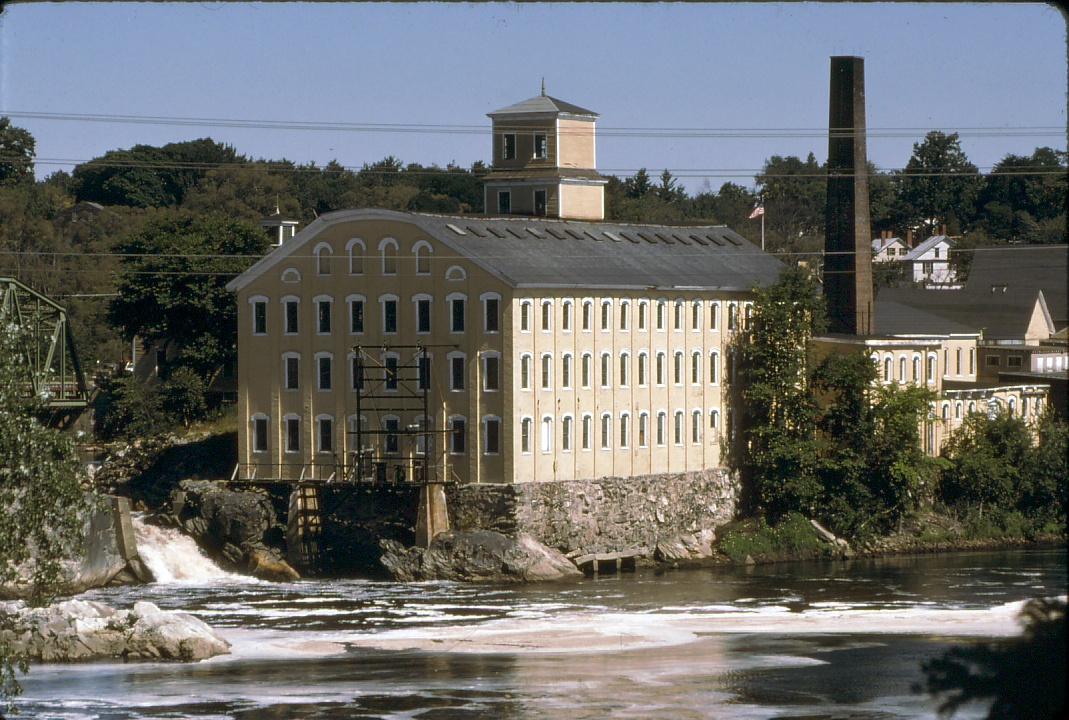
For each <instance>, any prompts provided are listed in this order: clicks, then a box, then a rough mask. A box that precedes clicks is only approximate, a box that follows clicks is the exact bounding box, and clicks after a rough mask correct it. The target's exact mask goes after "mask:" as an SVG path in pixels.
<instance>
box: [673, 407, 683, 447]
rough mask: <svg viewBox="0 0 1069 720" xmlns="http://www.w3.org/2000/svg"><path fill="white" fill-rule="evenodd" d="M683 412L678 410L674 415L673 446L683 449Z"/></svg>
mask: <svg viewBox="0 0 1069 720" xmlns="http://www.w3.org/2000/svg"><path fill="white" fill-rule="evenodd" d="M683 430H684V428H683V411H682V410H676V411H675V412H674V413H672V444H673V445H675V446H676V447H682V446H683V445H684V442H683V437H684V433H683Z"/></svg>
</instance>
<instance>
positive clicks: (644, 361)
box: [635, 348, 650, 387]
mask: <svg viewBox="0 0 1069 720" xmlns="http://www.w3.org/2000/svg"><path fill="white" fill-rule="evenodd" d="M637 373H638V374H637V375H636V377H635V384H636V385H637V386H638V387H647V386H648V385H649V384H650V353H649V351H648V350H646V349H645V348H643V349H642V350H639V351H638V369H637Z"/></svg>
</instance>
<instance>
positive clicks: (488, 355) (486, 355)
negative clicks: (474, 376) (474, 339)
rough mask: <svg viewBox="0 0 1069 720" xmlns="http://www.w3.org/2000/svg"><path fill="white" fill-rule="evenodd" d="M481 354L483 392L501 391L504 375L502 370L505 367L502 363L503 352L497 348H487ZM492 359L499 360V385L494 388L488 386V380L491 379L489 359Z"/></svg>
mask: <svg viewBox="0 0 1069 720" xmlns="http://www.w3.org/2000/svg"><path fill="white" fill-rule="evenodd" d="M481 355H482V358H481V362H482V376H483V377H482V380H483V392H487V393H497V392H501V375H502V371H503V369H504V368H503V367H502V364H501V353H499V352H497V351H496V350H486V351H484V352H483V353H481ZM491 359H494V360H497V387H496V388H493V389H491V388H489V387H487V381H488V380H489V379H490V370H489V367H488V366H489V361H490V360H491Z"/></svg>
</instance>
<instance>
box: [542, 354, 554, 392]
mask: <svg viewBox="0 0 1069 720" xmlns="http://www.w3.org/2000/svg"><path fill="white" fill-rule="evenodd" d="M542 389H543V390H552V389H553V356H552V355H551V354H550V353H543V355H542Z"/></svg>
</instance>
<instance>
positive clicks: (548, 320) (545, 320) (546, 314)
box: [542, 300, 553, 332]
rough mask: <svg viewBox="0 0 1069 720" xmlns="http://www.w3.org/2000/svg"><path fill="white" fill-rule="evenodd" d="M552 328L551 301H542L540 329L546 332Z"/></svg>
mask: <svg viewBox="0 0 1069 720" xmlns="http://www.w3.org/2000/svg"><path fill="white" fill-rule="evenodd" d="M552 328H553V303H552V302H550V301H549V300H543V301H542V330H544V331H546V332H548V331H549V330H551V329H552Z"/></svg>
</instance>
